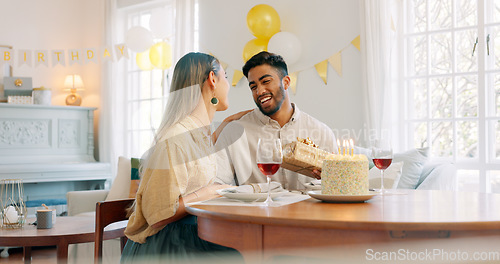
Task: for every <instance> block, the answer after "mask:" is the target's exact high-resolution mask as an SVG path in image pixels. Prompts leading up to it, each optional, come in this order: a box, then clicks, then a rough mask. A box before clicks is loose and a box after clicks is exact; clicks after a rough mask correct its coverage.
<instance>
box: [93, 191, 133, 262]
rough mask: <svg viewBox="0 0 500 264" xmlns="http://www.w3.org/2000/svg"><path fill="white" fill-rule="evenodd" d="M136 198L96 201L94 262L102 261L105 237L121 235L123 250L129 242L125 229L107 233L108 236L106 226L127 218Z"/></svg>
mask: <svg viewBox="0 0 500 264" xmlns="http://www.w3.org/2000/svg"><path fill="white" fill-rule="evenodd" d="M134 200H135V199H134V198H127V199H120V200H112V201H102V202H97V203H96V210H95V240H94V242H95V244H94V263H96V264H98V263H101V260H102V244H103V240H105V239H111V238H117V237H119V238H120V246H121V250H122V251H123V248H124V247H125V243H126V242H127V237H126V236H125V234H124V231H125V229H119V230H117V231H116V232H114V233H106V236H104V228H105V227H106V226H107V225H109V224H112V223H115V222H119V221H123V220H127V208H129V207H130V206H131V205H132V203H133V202H134Z"/></svg>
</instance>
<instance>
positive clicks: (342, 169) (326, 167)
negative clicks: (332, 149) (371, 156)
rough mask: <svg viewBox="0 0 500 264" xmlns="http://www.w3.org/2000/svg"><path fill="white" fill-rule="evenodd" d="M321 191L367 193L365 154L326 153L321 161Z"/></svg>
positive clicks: (325, 192) (345, 193)
mask: <svg viewBox="0 0 500 264" xmlns="http://www.w3.org/2000/svg"><path fill="white" fill-rule="evenodd" d="M321 193H322V194H327V195H360V194H367V193H368V158H367V157H366V156H365V155H358V154H355V155H328V156H327V157H326V159H325V160H324V161H323V167H322V172H321Z"/></svg>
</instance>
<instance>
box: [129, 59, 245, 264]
mask: <svg viewBox="0 0 500 264" xmlns="http://www.w3.org/2000/svg"><path fill="white" fill-rule="evenodd" d="M228 91H229V82H228V81H227V79H226V76H225V72H224V69H223V68H222V67H221V65H220V63H219V61H218V60H217V59H216V58H214V57H213V56H211V55H208V54H203V53H189V54H187V55H185V56H184V57H182V58H181V59H180V60H179V61H178V62H177V64H176V66H175V69H174V73H173V77H172V84H171V91H170V95H169V99H168V103H167V108H166V110H165V114H164V116H163V120H162V123H161V125H160V128H159V129H158V131H157V133H156V135H155V142H154V144H153V147H152V148H151V149H150V151H148V153H146V157H145V158H144V160H143V162H142V166H141V183H140V186H139V189H138V191H137V195H136V203H135V208H134V212H133V213H132V215H131V216H130V219H129V222H128V225H127V228H126V229H125V235H126V236H127V237H128V238H129V240H128V242H127V244H126V246H125V248H124V250H123V254H122V259H121V262H122V263H129V262H141V261H145V262H148V263H149V262H150V261H154V262H156V261H157V262H165V261H168V259H171V260H179V258H180V259H182V260H184V261H186V260H190V259H191V260H195V259H193V258H198V257H203V258H206V257H211V256H214V255H215V256H217V255H219V253H226V252H231V253H232V254H235V252H236V251H234V250H232V249H229V248H226V247H222V246H219V245H215V244H213V243H210V242H207V241H204V240H201V239H200V238H199V237H198V234H197V225H196V218H195V217H194V216H188V214H187V212H186V210H185V207H184V206H185V204H186V203H189V202H195V201H200V200H207V199H210V198H213V197H216V192H215V190H217V189H221V188H227V187H229V186H227V185H218V184H213V182H214V179H215V173H216V160H215V155H214V154H213V151H212V146H213V142H212V138H211V131H210V124H211V122H212V119H213V117H214V114H215V112H216V111H224V110H226V109H227V108H228V102H227V94H228ZM233 118H237V117H233ZM226 121H227V120H226ZM223 256H226V255H225V254H224V255H223Z"/></svg>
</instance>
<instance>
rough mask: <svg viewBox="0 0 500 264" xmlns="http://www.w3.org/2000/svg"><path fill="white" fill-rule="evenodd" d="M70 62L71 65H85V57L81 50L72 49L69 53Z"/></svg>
mask: <svg viewBox="0 0 500 264" xmlns="http://www.w3.org/2000/svg"><path fill="white" fill-rule="evenodd" d="M68 60H69V65H70V66H71V65H73V64H75V63H78V64H80V65H81V64H83V55H82V51H81V50H79V49H70V50H69V51H68Z"/></svg>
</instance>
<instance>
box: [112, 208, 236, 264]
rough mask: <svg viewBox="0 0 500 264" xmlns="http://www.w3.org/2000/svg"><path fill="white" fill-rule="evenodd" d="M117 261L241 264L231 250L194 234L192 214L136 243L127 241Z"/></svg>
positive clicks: (196, 229)
mask: <svg viewBox="0 0 500 264" xmlns="http://www.w3.org/2000/svg"><path fill="white" fill-rule="evenodd" d="M121 263H243V258H242V256H241V254H240V253H239V252H238V251H236V250H235V249H232V248H228V247H224V246H220V245H217V244H214V243H210V242H208V241H205V240H202V239H201V238H199V237H198V225H197V223H196V217H195V216H187V217H185V218H183V219H181V220H179V221H176V222H173V223H170V224H168V225H167V226H165V227H164V228H163V229H162V230H161V231H160V232H158V233H157V234H155V235H153V236H150V237H148V238H147V239H146V243H144V244H140V243H136V242H134V241H132V240H130V239H129V240H128V242H127V244H126V245H125V248H124V249H123V253H122V257H121Z"/></svg>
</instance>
